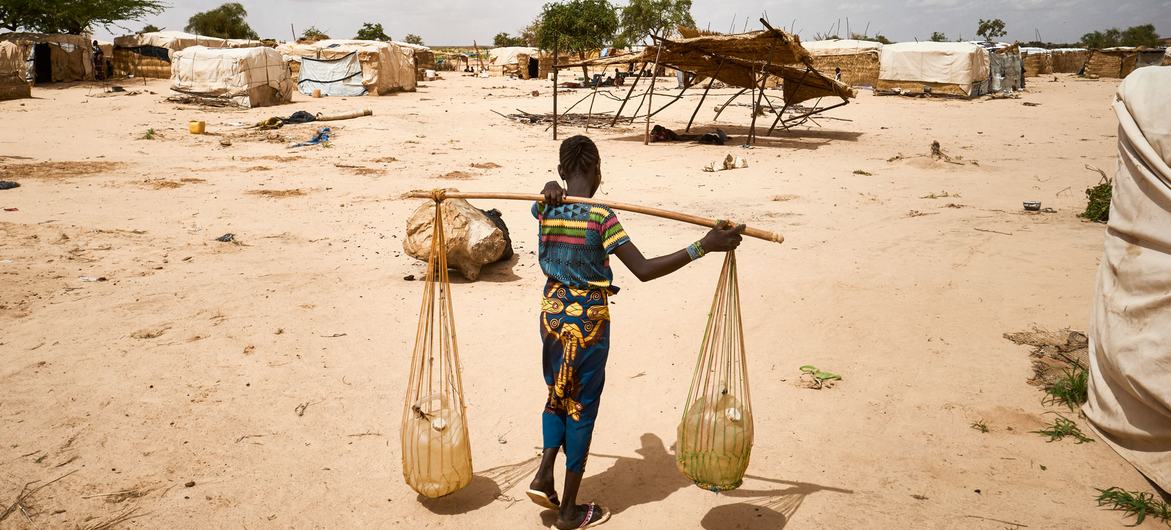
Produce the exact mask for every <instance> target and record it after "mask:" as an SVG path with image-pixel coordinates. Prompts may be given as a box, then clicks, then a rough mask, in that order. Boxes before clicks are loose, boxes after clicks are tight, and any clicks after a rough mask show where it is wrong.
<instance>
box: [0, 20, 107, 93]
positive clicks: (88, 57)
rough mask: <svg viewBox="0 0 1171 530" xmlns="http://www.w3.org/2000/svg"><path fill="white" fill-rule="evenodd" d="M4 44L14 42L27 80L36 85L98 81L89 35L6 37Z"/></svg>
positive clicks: (13, 35) (33, 34)
mask: <svg viewBox="0 0 1171 530" xmlns="http://www.w3.org/2000/svg"><path fill="white" fill-rule="evenodd" d="M0 41H6V42H11V43H13V44H15V45H16V46H17V48H18V49H19V51H18V53H19V54H20V56H22V57H24V59H25V63H26V68H25V72H24V79H25V80H26V81H28V82H29V83H32V84H34V85H36V84H41V83H61V82H68V81H91V80H93V78H94V71H93V70H94V68H93V66H94V65H93V48H92V47H91V46H92V44H91V43H92V42H93V41H92V39H90V36H89V35H46V34H42V33H5V34H3V35H0Z"/></svg>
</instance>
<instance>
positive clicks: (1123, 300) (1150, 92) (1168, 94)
mask: <svg viewBox="0 0 1171 530" xmlns="http://www.w3.org/2000/svg"><path fill="white" fill-rule="evenodd" d="M1168 101H1171V68H1166V67H1150V68H1140V69H1138V70H1136V71H1135V72H1133V73H1131V74H1130V75H1129V76H1128V77H1127V78H1126V80H1125V81H1123V82H1122V85H1121V86H1120V87H1119V88H1118V94H1117V98H1116V101H1115V102H1114V112H1115V114H1116V115H1117V117H1118V159H1119V160H1118V170H1117V172H1116V173H1115V176H1114V186H1113V188H1114V190H1113V194H1112V197H1111V202H1110V221H1109V224H1108V225H1107V226H1108V228H1107V230H1106V231H1105V233H1106V243H1105V254H1104V256H1103V257H1102V260H1101V261H1100V264H1099V266H1098V279H1097V283H1096V286H1095V289H1094V298H1093V308H1092V312H1091V319H1090V344H1089V346H1090V380H1089V400H1088V401H1087V402H1086V405H1085V406H1084V407H1083V410H1084V412H1085V413H1086V417H1087V418H1088V419H1089V420H1090V424H1091V426H1092V427H1093V428H1094V430H1095V431H1097V433H1098V434H1099V435H1100V436H1101V437H1102V439H1104V440H1105V441H1106V443H1108V444H1109V445H1110V447H1112V448H1114V450H1115V451H1117V452H1118V454H1119V455H1121V456H1122V457H1123V458H1125V459H1126V460H1128V461H1129V462H1130V463H1131V464H1133V465H1134V466H1135V468H1137V469H1138V470H1139V471H1141V472H1142V473H1143V474H1144V475H1146V476H1147V478H1149V479H1150V480H1151V481H1153V482H1154V483H1155V484H1157V485H1158V486H1159V487H1160V488H1163V490H1164V491H1171V347H1168V345H1169V344H1171V105H1168V103H1167V102H1168Z"/></svg>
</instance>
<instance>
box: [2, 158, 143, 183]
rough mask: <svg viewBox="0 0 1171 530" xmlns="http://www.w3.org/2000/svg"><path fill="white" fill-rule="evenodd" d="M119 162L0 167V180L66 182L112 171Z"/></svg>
mask: <svg viewBox="0 0 1171 530" xmlns="http://www.w3.org/2000/svg"><path fill="white" fill-rule="evenodd" d="M119 167H122V164H121V163H119V162H80V161H79V162H28V163H20V164H3V165H0V180H12V179H41V180H67V179H71V178H77V177H85V176H90V175H98V174H101V173H107V172H109V171H113V170H115V169H117V168H119Z"/></svg>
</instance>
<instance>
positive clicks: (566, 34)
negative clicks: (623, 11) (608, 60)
mask: <svg viewBox="0 0 1171 530" xmlns="http://www.w3.org/2000/svg"><path fill="white" fill-rule="evenodd" d="M615 33H618V13H617V12H616V11H615V10H614V6H613V5H611V4H610V2H608V1H607V0H568V1H566V2H563V3H548V4H545V7H544V9H543V10H542V11H541V26H540V29H539V30H538V32H537V45H538V47H540V48H541V49H543V50H560V51H566V52H571V53H576V54H577V55H578V57H579V58H581V59H582V60H585V57H586V53H587V52H589V51H591V50H597V49H599V48H604V47H606V46H607V45H608V44H610V43H611V42H612V41H613V40H614V34H615ZM581 70H582V72H583V73H585V76H586V77H589V71H588V70H586V68H585V67H584V66H583V67H582V69H581Z"/></svg>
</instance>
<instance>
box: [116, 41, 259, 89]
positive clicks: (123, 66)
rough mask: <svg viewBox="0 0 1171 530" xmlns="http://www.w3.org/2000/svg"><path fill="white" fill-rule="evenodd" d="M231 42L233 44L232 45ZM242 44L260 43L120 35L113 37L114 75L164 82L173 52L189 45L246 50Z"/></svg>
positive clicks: (168, 73)
mask: <svg viewBox="0 0 1171 530" xmlns="http://www.w3.org/2000/svg"><path fill="white" fill-rule="evenodd" d="M233 42H234V43H236V44H235V45H233ZM245 43H254V44H251V45H252V46H257V45H259V41H239V40H237V41H229V40H226V39H220V38H216V37H207V36H202V35H192V34H190V33H183V32H182V31H152V32H147V33H135V34H133V35H123V36H121V37H115V38H114V55H113V57H114V75H115V76H118V77H128V76H134V77H152V78H159V79H166V78H168V77H171V60H172V59H173V57H174V54H175V52H178V51H181V50H185V49H187V48H190V47H192V46H203V47H206V48H229V47H247V46H245V45H244V44H245Z"/></svg>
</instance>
